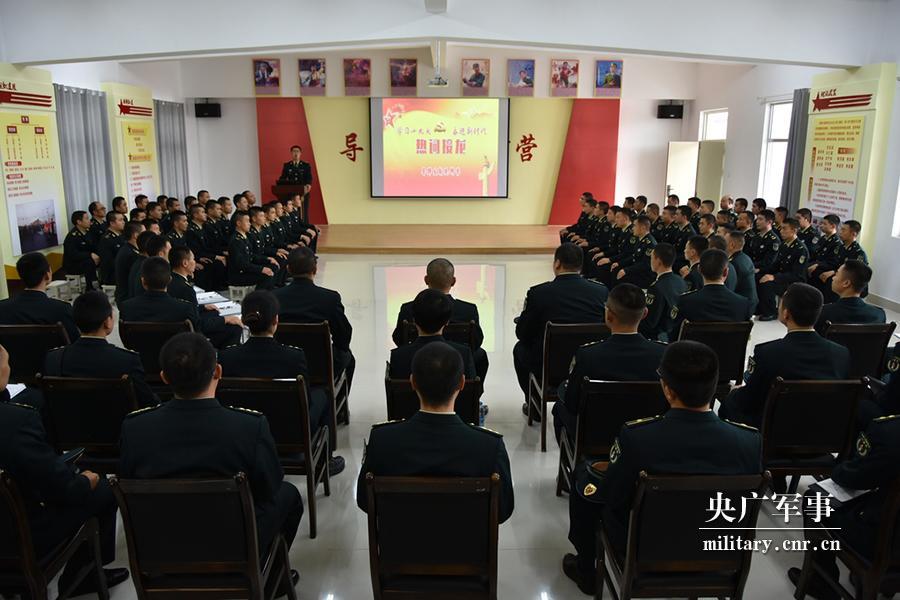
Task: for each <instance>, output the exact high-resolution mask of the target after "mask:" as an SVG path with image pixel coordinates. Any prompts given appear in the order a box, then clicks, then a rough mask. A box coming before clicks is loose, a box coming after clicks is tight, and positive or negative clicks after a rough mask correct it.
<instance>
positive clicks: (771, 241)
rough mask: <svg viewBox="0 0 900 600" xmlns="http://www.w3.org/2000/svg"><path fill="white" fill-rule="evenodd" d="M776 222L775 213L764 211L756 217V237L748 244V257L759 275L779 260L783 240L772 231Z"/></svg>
mask: <svg viewBox="0 0 900 600" xmlns="http://www.w3.org/2000/svg"><path fill="white" fill-rule="evenodd" d="M754 202H755V201H754ZM774 222H775V213H773V212H772V211H771V210H763V211H762V212H761V213H760V214H758V215H757V216H756V235H754V236H753V237H751V238H750V239H749V240H748V242H747V255H748V256H749V257H750V259H751V260H752V261H753V267H754V268H755V269H756V272H757V273H766V272H768V271H769V270H770V269H771V268H772V267H773V266H774V264H775V261H776V260H777V258H778V249H779V248H780V247H781V238H779V237H778V234H777V233H775V232H774V231H773V230H772V224H773V223H774Z"/></svg>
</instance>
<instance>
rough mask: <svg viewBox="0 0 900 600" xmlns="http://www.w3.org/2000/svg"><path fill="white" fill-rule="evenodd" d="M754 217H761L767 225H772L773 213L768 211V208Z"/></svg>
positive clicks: (773, 220)
mask: <svg viewBox="0 0 900 600" xmlns="http://www.w3.org/2000/svg"><path fill="white" fill-rule="evenodd" d="M756 216H757V217H762V218H763V219H765V220H766V222H767V223H774V222H775V212H774V211H771V210H769V209H768V208H767V209H765V210H761V211H759V214H758V215H756Z"/></svg>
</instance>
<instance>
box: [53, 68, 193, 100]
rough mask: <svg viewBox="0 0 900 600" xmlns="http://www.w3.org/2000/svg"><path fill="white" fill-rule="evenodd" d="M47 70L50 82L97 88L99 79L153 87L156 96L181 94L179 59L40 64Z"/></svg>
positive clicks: (166, 97) (175, 97)
mask: <svg viewBox="0 0 900 600" xmlns="http://www.w3.org/2000/svg"><path fill="white" fill-rule="evenodd" d="M40 68H42V69H46V70H48V71H50V72H51V73H52V75H53V83H59V84H62V85H70V86H74V87H82V88H88V89H94V90H97V89H100V84H101V83H107V82H114V83H128V84H131V85H139V86H143V87H147V88H150V89H151V90H153V97H154V98H156V99H158V100H171V101H174V102H180V101H181V100H182V99H183V98H184V94H183V93H182V89H181V62H180V61H177V60H170V61H156V62H146V63H119V62H116V61H100V62H83V63H68V64H51V65H41V67H40Z"/></svg>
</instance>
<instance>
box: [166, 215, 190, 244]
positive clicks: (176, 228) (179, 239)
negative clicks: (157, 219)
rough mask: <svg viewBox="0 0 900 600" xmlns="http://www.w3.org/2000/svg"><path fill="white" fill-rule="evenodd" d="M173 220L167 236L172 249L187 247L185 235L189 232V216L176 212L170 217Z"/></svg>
mask: <svg viewBox="0 0 900 600" xmlns="http://www.w3.org/2000/svg"><path fill="white" fill-rule="evenodd" d="M169 218H170V219H171V225H172V227H171V228H170V229H169V231H168V233H166V234H165V236H166V237H167V238H168V239H169V243H171V244H172V247H173V248H174V247H176V246H187V245H188V243H187V239H186V238H185V234H186V233H187V232H188V218H187V214H185V213H184V212H182V211H180V210H176V211H175V212H173V213H172V214H171V215H169Z"/></svg>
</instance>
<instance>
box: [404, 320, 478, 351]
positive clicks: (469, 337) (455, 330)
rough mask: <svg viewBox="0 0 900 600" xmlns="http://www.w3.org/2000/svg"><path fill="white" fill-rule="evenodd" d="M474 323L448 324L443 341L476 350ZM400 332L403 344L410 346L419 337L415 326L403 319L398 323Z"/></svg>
mask: <svg viewBox="0 0 900 600" xmlns="http://www.w3.org/2000/svg"><path fill="white" fill-rule="evenodd" d="M475 327H476V325H475V321H466V322H460V323H448V324H447V325H446V326H445V327H444V333H443V336H444V339H447V340H449V341H451V342H456V343H457V344H465V345H466V346H468V347H469V348H471V349H472V350H476V349H477V348H478V345H477V344H476V343H475ZM400 331H402V332H403V340H404V341H403V343H404V344H412V343H413V342H414V341H416V338H417V337H419V332H418V331H417V330H416V324H415V323H413V322H412V321H407V320H406V319H404V320H403V321H401V322H400Z"/></svg>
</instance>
